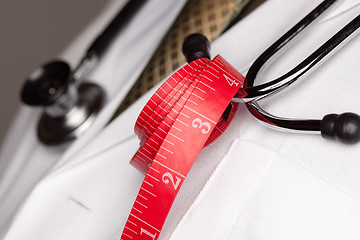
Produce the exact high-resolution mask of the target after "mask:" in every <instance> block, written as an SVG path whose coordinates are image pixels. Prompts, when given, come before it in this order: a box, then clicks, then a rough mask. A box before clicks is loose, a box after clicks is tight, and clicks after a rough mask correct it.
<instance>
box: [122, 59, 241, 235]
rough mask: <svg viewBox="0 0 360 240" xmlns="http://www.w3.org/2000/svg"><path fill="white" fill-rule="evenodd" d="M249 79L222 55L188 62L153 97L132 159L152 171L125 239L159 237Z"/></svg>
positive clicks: (142, 119) (140, 124)
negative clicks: (191, 172)
mask: <svg viewBox="0 0 360 240" xmlns="http://www.w3.org/2000/svg"><path fill="white" fill-rule="evenodd" d="M244 80H245V78H244V77H243V76H242V75H241V74H240V73H239V72H237V71H236V70H235V69H234V68H233V67H232V66H231V65H230V64H229V63H227V62H226V61H225V60H224V59H223V58H222V57H221V56H219V55H218V56H216V57H215V58H214V59H213V60H212V61H210V60H208V59H198V60H196V61H193V62H191V63H189V64H187V65H186V66H184V67H183V68H182V69H180V70H179V71H178V72H176V73H174V74H173V75H172V76H171V77H170V78H169V79H168V80H167V81H166V82H165V83H164V84H163V85H162V86H161V87H160V88H159V89H158V90H157V91H156V93H155V94H154V95H153V96H152V97H151V99H150V100H149V101H148V103H147V104H146V105H145V107H144V109H143V110H142V112H141V113H140V115H139V117H138V119H137V122H136V124H135V132H136V133H137V134H138V135H139V138H140V140H141V147H140V148H139V150H138V151H137V153H136V154H135V155H134V157H133V159H132V160H131V162H130V163H131V164H132V165H133V166H135V167H136V168H137V169H139V170H140V171H141V172H143V173H145V174H146V176H145V179H144V181H143V183H142V185H141V187H140V190H139V193H138V195H137V197H136V200H135V203H134V205H133V208H132V209H131V212H130V215H129V217H128V220H127V222H126V225H125V227H124V230H123V233H122V236H121V239H123V240H127V239H134V240H136V239H144V240H156V239H158V237H159V235H160V231H161V229H162V226H163V225H164V222H165V220H166V216H167V215H168V213H169V211H170V208H171V206H172V204H173V202H174V200H175V197H176V195H177V193H178V192H179V189H180V187H181V185H182V183H183V182H184V180H185V177H186V175H187V173H188V172H189V170H190V168H191V166H192V164H193V162H194V161H195V159H196V158H197V156H198V154H199V153H200V151H201V149H202V148H203V146H204V144H205V143H206V141H207V139H208V138H211V139H214V138H216V137H217V136H219V135H220V134H221V131H223V130H224V129H225V128H226V126H227V125H228V124H229V122H228V123H224V122H221V121H223V120H220V121H219V119H220V118H221V115H222V113H223V112H224V111H225V109H226V107H227V106H228V105H229V103H230V101H231V99H232V98H233V97H234V96H235V94H236V92H237V91H238V89H239V88H240V86H241V85H242V84H243V82H244ZM214 136H215V137H214Z"/></svg>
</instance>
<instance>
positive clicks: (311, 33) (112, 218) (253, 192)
mask: <svg viewBox="0 0 360 240" xmlns="http://www.w3.org/2000/svg"><path fill="white" fill-rule="evenodd" d="M160 2H161V3H160ZM320 2H321V1H320V0H316V1H314V0H293V1H286V0H269V1H266V2H265V3H264V4H263V5H261V6H260V7H259V8H258V9H256V10H255V11H254V12H252V13H251V14H250V15H249V16H248V17H246V18H245V19H244V20H242V21H241V22H239V23H238V24H237V25H235V26H234V27H233V28H232V29H230V31H228V32H226V33H225V34H224V35H222V36H221V37H220V38H219V39H218V40H216V41H215V42H214V43H213V44H212V55H213V56H214V55H215V54H218V53H220V54H221V55H222V56H223V57H224V58H225V59H227V61H229V62H230V63H231V64H232V65H233V66H234V67H236V68H237V69H238V70H239V71H240V72H242V73H243V74H245V73H246V71H247V69H248V67H249V66H250V64H251V63H252V62H253V61H254V59H255V58H256V57H257V56H258V55H259V54H260V53H261V52H262V51H263V50H264V49H266V48H267V47H268V46H269V45H270V44H271V43H273V42H274V41H275V40H276V39H277V38H278V37H279V36H280V35H282V34H283V33H284V32H285V31H286V30H288V29H289V28H290V27H292V26H293V25H294V24H295V23H297V22H298V21H299V20H300V19H301V18H302V17H303V16H305V15H306V14H307V13H308V12H309V11H310V10H312V9H313V8H314V7H315V6H317V4H318V3H320ZM183 3H184V1H175V0H173V1H171V3H170V1H161V0H153V1H151V2H150V3H148V5H147V6H146V8H144V9H143V10H142V14H143V15H141V17H140V16H139V17H138V18H137V20H136V19H135V20H134V22H132V23H131V24H130V25H129V26H128V29H127V31H128V32H126V33H127V34H126V35H122V36H120V37H119V42H120V43H116V44H114V46H112V47H113V48H112V49H114V50H113V51H112V52H111V53H109V54H108V55H107V56H106V59H104V60H103V62H102V63H101V64H100V66H99V67H98V69H96V70H95V72H93V73H92V79H94V80H95V81H97V82H99V83H100V84H102V85H103V86H104V88H105V89H106V90H107V92H108V96H109V101H108V103H107V106H106V107H105V109H104V110H103V111H102V113H101V114H100V116H99V117H98V119H97V121H96V122H95V123H94V125H93V126H92V129H91V130H90V131H88V132H87V133H86V134H85V135H84V136H83V137H81V138H80V139H78V140H77V141H75V142H73V143H71V144H69V145H67V146H62V147H51V148H50V147H44V146H42V145H40V144H39V143H38V142H37V140H36V136H35V125H36V121H37V117H38V115H39V112H38V111H34V110H33V109H29V108H26V107H23V108H22V109H21V110H20V112H19V114H18V115H17V117H16V119H15V121H14V124H13V126H12V129H11V131H10V133H9V135H8V137H7V140H6V142H5V144H4V146H3V150H2V152H1V159H0V167H1V168H0V174H1V175H0V176H1V182H0V215H1V218H0V230H1V235H0V236H2V238H3V239H6V240H18V239H19V240H22V239H37V240H42V239H52V240H53V239H55V240H57V239H67V240H68V239H77V240H78V239H87V240H88V239H94V240H99V239H106V240H107V239H111V240H112V239H119V236H120V234H121V232H122V228H123V227H124V224H125V221H126V219H127V216H128V214H129V212H130V209H131V207H132V204H133V202H134V200H135V196H136V194H137V191H138V189H139V186H140V184H141V182H142V179H143V176H142V175H141V174H140V173H138V172H137V171H136V170H135V169H134V168H132V167H131V166H130V165H129V164H128V162H129V160H130V159H131V157H132V155H133V154H134V152H135V151H136V150H137V147H138V140H137V138H136V136H135V135H134V133H133V125H134V123H135V120H136V117H137V115H138V113H139V112H140V111H141V108H142V107H143V106H144V104H145V103H146V101H147V99H148V98H149V97H150V96H151V92H149V93H148V94H147V95H145V96H144V97H142V98H141V99H139V100H138V101H137V102H136V103H135V104H134V105H133V106H131V107H130V108H129V109H128V110H126V111H125V112H124V113H123V114H122V115H120V116H119V117H118V118H117V119H115V120H114V121H113V122H112V123H111V124H110V125H108V126H106V127H105V128H103V126H104V124H105V123H106V122H107V120H108V118H109V116H111V113H112V111H113V110H114V109H115V108H116V105H117V104H118V102H119V101H120V100H121V99H122V98H123V96H124V92H126V90H127V89H128V88H129V87H130V86H131V81H133V80H135V79H136V77H137V76H138V75H139V73H140V72H141V68H142V67H143V66H144V65H145V64H146V62H147V60H148V59H149V57H150V56H151V53H152V52H153V50H154V46H155V45H156V43H157V42H158V41H160V39H161V37H158V36H155V33H157V31H160V32H161V33H163V32H165V31H166V29H167V27H168V25H169V24H170V23H169V22H170V21H169V20H168V21H165V20H164V21H157V20H158V19H159V16H163V14H166V17H168V18H169V19H173V18H174V17H175V15H176V13H177V12H178V10H179V9H180V8H181V6H182V4H183ZM359 3H360V1H359V0H343V1H339V3H338V4H336V5H335V6H334V7H332V9H331V10H330V11H329V12H328V13H324V16H322V17H321V19H320V20H318V21H317V22H316V23H315V24H314V25H313V26H311V27H310V28H309V29H307V30H306V31H305V33H304V34H302V36H303V37H301V39H299V40H298V41H296V44H293V45H292V47H291V48H288V49H287V51H286V52H285V53H284V54H283V55H282V56H281V57H279V58H277V59H275V60H273V61H272V65H271V67H268V68H266V69H265V70H264V71H262V73H261V77H260V78H259V82H265V81H268V80H270V79H273V78H275V77H276V76H279V75H280V74H281V73H283V72H284V71H286V70H289V69H290V68H291V67H293V66H294V65H295V64H296V63H298V62H299V61H301V60H302V59H303V58H304V57H306V56H307V55H309V54H310V53H311V52H312V51H313V50H315V49H316V48H317V47H318V46H320V44H321V43H323V42H324V41H325V40H327V39H328V38H329V37H330V36H332V35H333V34H334V33H335V32H336V31H337V30H339V29H340V28H341V27H342V26H344V25H345V24H346V23H347V22H349V21H350V20H351V19H352V18H354V17H355V16H357V15H358V13H359V12H360V6H359ZM111 4H112V3H111ZM111 4H109V7H108V8H106V9H104V11H103V12H102V14H101V15H100V17H99V18H98V19H97V20H96V21H95V22H93V24H91V25H90V27H89V29H87V31H85V32H84V33H83V34H82V35H81V36H80V37H79V38H78V39H77V40H76V41H75V42H74V43H73V44H72V45H71V46H70V47H69V49H67V50H66V51H65V53H64V55H63V56H64V58H65V57H69V59H70V58H71V59H73V58H79V56H80V53H81V52H79V50H78V47H79V46H82V43H85V42H87V41H88V39H89V38H90V36H92V34H93V32H94V31H95V30H94V29H101V26H100V25H102V22H104V18H105V16H106V15H107V14H106V13H107V11H108V12H111V11H114V10H113V7H112V6H111ZM113 4H115V3H114V2H113ZM117 4H118V3H117ZM174 4H175V5H174ZM160 6H161V8H160V10H159V12H158V14H160V15H154V11H152V10H153V9H159V7H160ZM170 6H176V7H177V8H176V9H174V10H173V11H170V9H171V8H170ZM150 13H151V14H150ZM150 15H151V18H152V19H153V22H151V21H150V20H149V21H146V22H145V26H144V25H143V24H144V22H143V21H141V22H142V24H139V23H140V20H141V18H143V17H149V16H150ZM163 17H164V18H165V16H163ZM154 22H156V24H160V25H156V27H152V28H151V27H150V26H152V24H153V23H154ZM134 26H136V27H137V28H138V27H139V26H142V27H143V28H140V29H139V28H138V29H137V30H136V31H135V30H131V27H134ZM124 34H125V32H124ZM140 34H149V39H152V40H153V41H151V44H150V43H149V45H148V46H147V48H145V47H144V48H141V49H140V50H141V54H140V53H139V49H138V48H137V47H135V46H137V44H145V43H146V41H145V40H144V38H145V37H143V36H144V35H140ZM150 36H151V37H150ZM134 39H137V41H139V42H137V41H136V42H135V41H134ZM146 40H148V39H147V38H146ZM359 40H360V39H359V37H354V38H353V40H352V41H350V42H349V43H348V44H346V45H345V46H344V47H343V48H342V49H341V50H339V51H338V52H337V53H336V54H335V55H334V56H332V58H330V59H329V60H328V61H326V62H325V63H323V64H322V65H321V66H320V67H319V68H318V69H316V70H315V71H314V72H312V73H311V74H310V75H308V76H306V78H305V79H304V80H303V81H302V82H301V83H298V84H296V85H295V86H294V87H292V88H291V89H289V90H288V91H286V92H284V93H281V94H279V95H278V96H274V97H272V98H270V99H268V100H264V101H263V103H262V105H263V106H264V108H265V109H267V110H269V111H270V112H271V113H274V114H276V115H280V116H284V117H296V118H299V117H300V118H322V117H323V116H324V115H325V114H327V113H330V112H335V113H342V112H346V111H352V112H357V113H359V112H360V101H359V96H360V83H359V81H358V78H359V75H360V71H359V70H358V69H359V66H360V58H359V55H360V44H359ZM144 49H146V51H144ZM127 52H131V53H138V54H140V55H139V56H141V58H138V57H137V56H138V55H137V54H132V55H131V54H130V55H129V56H132V58H131V59H130V60H129V59H128V58H126V57H124V54H125V53H127ZM144 52H145V53H144ZM125 63H127V64H126V67H124V66H125ZM137 64H140V65H141V66H138V65H137ZM115 66H116V67H115ZM113 69H116V70H113ZM119 72H121V74H120V73H119ZM114 76H116V77H114ZM125 79H126V80H129V81H130V82H127V81H125ZM117 81H118V82H117ZM113 84H115V86H116V87H114V85H113ZM154 91H155V89H153V90H152V92H154ZM359 156H360V147H359V144H356V145H345V144H341V143H338V142H334V141H329V140H324V139H323V138H321V137H320V136H318V135H304V134H299V133H285V132H278V131H275V130H273V129H269V128H267V127H265V126H263V125H262V124H259V122H257V121H256V120H255V119H254V118H253V117H252V116H251V115H250V114H249V113H248V112H247V110H246V108H244V106H240V108H239V110H238V112H237V115H236V116H235V119H234V121H233V122H232V124H231V125H230V127H229V128H228V130H227V131H226V132H225V133H224V134H223V135H222V136H221V137H220V138H219V139H218V140H217V141H216V142H215V143H213V144H212V145H210V146H208V147H206V148H205V149H203V150H202V152H201V153H200V155H199V157H198V159H197V160H196V161H195V163H194V165H193V167H192V169H191V171H190V172H189V175H188V177H187V179H186V180H185V182H184V184H183V186H182V188H181V190H180V192H179V195H178V197H177V199H176V200H175V203H174V205H173V208H172V209H171V211H170V214H169V216H168V219H167V221H166V223H165V225H164V228H163V231H162V233H161V235H160V238H159V239H171V240H183V239H207V240H209V239H211V240H212V239H213V240H218V239H313V240H315V239H316V240H318V239H359V238H360V228H359V226H360V174H359V172H360V159H359V158H360V157H359Z"/></svg>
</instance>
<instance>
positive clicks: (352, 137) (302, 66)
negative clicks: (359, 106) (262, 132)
mask: <svg viewBox="0 0 360 240" xmlns="http://www.w3.org/2000/svg"><path fill="white" fill-rule="evenodd" d="M334 2H336V0H325V1H323V2H322V3H321V4H320V5H319V6H317V7H316V8H315V9H314V10H313V11H311V12H310V13H309V14H308V15H307V16H305V17H304V18H303V19H302V20H301V21H300V22H299V23H297V24H296V25H295V26H294V27H293V28H291V29H290V30H289V31H288V32H286V33H285V34H284V35H283V36H282V37H281V38H280V39H279V40H277V41H276V42H275V43H274V44H272V45H271V46H270V47H269V48H268V49H267V50H265V51H264V52H263V53H262V54H261V55H260V56H259V57H258V58H257V59H256V60H255V61H254V63H253V64H252V65H251V67H250V68H249V71H248V73H247V75H246V86H245V87H244V88H242V89H241V90H240V96H242V97H241V98H234V99H233V101H235V102H246V106H247V108H248V110H249V111H250V113H251V114H252V115H254V116H255V117H256V118H257V119H259V120H260V121H262V122H264V123H266V124H267V125H271V126H272V127H275V128H281V129H288V130H296V131H307V132H309V131H317V132H321V134H322V136H323V137H325V138H337V139H339V140H340V141H342V142H346V143H353V142H357V141H359V140H360V117H359V116H358V115H357V114H354V113H345V114H342V115H340V120H339V119H338V117H339V115H336V114H329V115H326V116H325V117H324V118H323V119H322V120H312V119H303V120H300V119H288V118H281V117H277V116H274V115H272V114H270V113H268V112H266V111H265V110H263V109H262V108H261V107H260V105H259V104H258V102H257V101H258V100H260V99H263V98H266V97H268V96H271V95H274V94H276V93H278V92H280V91H282V90H283V89H285V88H286V87H288V86H290V85H291V84H292V83H294V82H295V81H296V80H298V79H299V78H300V77H301V76H303V75H304V74H305V73H307V72H308V71H309V70H310V69H312V68H313V67H314V66H315V65H318V63H320V62H321V60H323V59H325V57H326V56H328V55H329V53H331V52H332V51H333V50H334V49H335V48H336V47H338V46H339V45H340V44H341V43H343V42H344V40H345V39H348V37H349V36H350V35H352V34H353V33H354V32H355V31H356V30H357V29H358V28H359V27H360V15H359V16H357V17H356V18H355V19H353V20H352V21H351V22H350V23H348V24H347V25H346V26H345V27H343V28H342V29H341V30H340V31H339V32H338V33H336V34H335V35H334V36H333V37H332V38H330V39H329V40H328V41H327V42H325V43H324V44H323V45H322V46H321V47H319V48H318V49H317V50H316V51H315V52H313V53H312V54H311V55H310V56H309V57H307V58H306V59H305V60H303V61H302V62H301V63H299V64H298V65H297V66H296V67H294V68H293V69H292V70H290V71H289V72H287V73H286V74H284V75H283V76H281V77H279V78H277V79H275V80H273V81H270V82H268V83H265V84H262V85H257V86H254V82H255V79H256V77H257V75H258V73H259V71H260V70H261V68H262V67H263V66H264V65H265V63H267V61H268V60H269V59H270V58H272V57H273V56H274V55H275V54H276V53H277V52H278V51H279V50H280V49H282V48H283V47H284V46H285V45H286V44H288V43H289V42H290V41H291V40H292V39H293V38H294V37H295V36H297V35H298V34H299V33H300V32H301V31H302V30H304V29H305V28H306V27H307V26H308V25H309V24H310V23H312V22H313V21H314V20H315V19H316V18H317V17H318V16H320V15H321V14H322V13H323V12H324V11H325V10H326V9H328V8H329V7H330V6H331V5H332V4H333V3H334ZM340 125H341V126H340ZM349 131H350V133H349Z"/></svg>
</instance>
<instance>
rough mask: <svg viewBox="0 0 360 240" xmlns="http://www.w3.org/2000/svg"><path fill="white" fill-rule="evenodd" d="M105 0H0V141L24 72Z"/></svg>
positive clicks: (51, 53) (49, 55)
mask: <svg viewBox="0 0 360 240" xmlns="http://www.w3.org/2000/svg"><path fill="white" fill-rule="evenodd" d="M106 2H107V1H103V0H61V1H55V0H0V74H1V75H0V76H1V77H0V144H1V143H2V141H3V139H4V137H5V134H6V131H7V129H8V127H9V125H10V122H11V120H12V118H13V117H14V115H15V113H16V110H17V109H18V106H19V105H20V97H19V93H20V89H21V87H22V85H23V83H24V80H25V78H26V76H27V75H28V73H30V72H31V71H32V70H33V69H34V68H35V67H37V66H39V65H41V64H42V63H44V62H46V61H48V60H51V59H53V58H55V57H56V56H57V55H58V54H59V53H60V52H61V51H62V50H63V49H64V48H65V47H66V46H67V44H69V43H70V41H71V40H72V39H74V38H75V37H76V35H77V34H78V33H79V32H80V31H81V30H82V29H83V28H84V27H85V26H86V25H87V24H88V23H89V22H90V21H91V20H92V19H93V18H94V17H96V15H97V14H98V13H99V12H100V10H101V9H102V7H103V6H104V5H105V3H106Z"/></svg>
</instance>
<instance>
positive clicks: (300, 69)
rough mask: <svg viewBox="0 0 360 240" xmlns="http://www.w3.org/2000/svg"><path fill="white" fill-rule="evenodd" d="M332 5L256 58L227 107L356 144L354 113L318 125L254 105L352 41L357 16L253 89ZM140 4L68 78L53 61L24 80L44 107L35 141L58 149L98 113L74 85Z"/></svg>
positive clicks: (199, 50) (197, 45)
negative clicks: (266, 69) (264, 70)
mask: <svg viewBox="0 0 360 240" xmlns="http://www.w3.org/2000/svg"><path fill="white" fill-rule="evenodd" d="M336 1H337V0H324V1H323V2H322V3H321V4H320V5H319V6H318V7H316V8H315V9H314V10H313V11H312V12H310V13H309V14H308V15H307V16H305V17H304V18H303V19H302V20H301V21H300V22H299V23H297V24H296V25H295V26H294V27H293V28H291V29H290V30H289V31H288V32H287V33H285V34H284V35H283V36H282V37H281V38H280V39H279V40H277V41H276V42H275V43H274V44H273V45H271V46H270V47H269V48H268V49H267V50H266V51H265V52H264V53H262V54H261V55H260V56H259V57H258V58H257V59H256V60H255V62H254V63H253V64H252V66H251V67H250V69H249V71H248V73H247V75H246V82H245V85H244V86H243V87H242V88H241V89H240V91H239V94H238V95H239V96H241V97H234V98H233V100H232V101H233V102H245V104H246V107H247V109H248V110H249V112H250V113H251V114H252V115H253V116H254V117H255V118H257V119H258V120H260V121H261V122H263V123H265V124H266V125H269V126H271V127H272V128H277V129H286V130H294V131H302V132H319V133H321V135H322V136H323V137H324V138H332V139H338V140H340V141H341V142H344V143H356V142H358V141H359V140H360V116H359V115H357V114H355V113H343V114H340V115H338V114H328V115H326V116H324V117H323V119H322V120H312V119H305V120H297V119H288V118H282V117H278V116H274V115H272V114H270V113H268V112H266V111H265V110H264V109H262V108H261V106H260V105H259V103H258V101H259V100H261V99H264V98H267V97H269V96H273V95H275V94H277V93H279V92H281V91H283V90H284V89H285V88H287V87H288V86H290V85H291V84H293V83H294V82H296V81H297V80H299V79H300V78H301V77H302V76H304V74H305V73H308V72H309V70H310V69H313V67H314V66H317V65H319V63H320V62H321V61H323V60H324V59H326V57H329V55H330V53H331V52H332V51H333V50H334V49H335V48H339V47H340V46H341V45H342V44H343V43H344V42H345V41H344V40H346V39H349V36H351V35H354V34H353V33H354V32H355V31H356V30H357V29H358V28H359V26H360V15H359V16H358V17H356V18H355V19H354V20H353V21H351V22H350V23H349V24H347V25H346V26H345V27H344V28H343V29H341V30H340V31H339V32H338V33H337V34H335V35H334V36H333V37H332V38H330V39H329V40H328V41H327V42H326V43H324V44H323V45H322V46H321V47H319V48H318V49H317V50H316V51H315V52H313V53H312V54H311V55H310V56H309V57H308V58H306V59H305V60H304V61H302V62H301V63H299V64H298V65H297V66H296V67H295V68H293V69H292V70H290V71H289V72H288V73H286V74H284V75H283V76H281V77H279V78H277V79H275V80H273V81H270V82H268V83H265V84H261V85H257V86H254V81H255V79H256V77H257V75H258V72H259V71H260V69H261V68H262V67H263V66H264V65H265V63H266V62H267V61H268V60H269V59H270V58H272V57H273V56H274V55H275V54H276V53H277V52H278V51H279V50H280V49H282V48H283V47H284V46H285V45H286V44H288V43H289V42H291V40H292V39H293V38H294V37H295V36H297V35H298V34H299V33H300V32H301V31H302V30H304V29H305V28H306V27H307V26H308V25H309V24H310V23H312V22H313V21H314V20H315V19H316V18H317V17H318V16H320V15H321V14H322V13H323V12H324V11H325V10H326V9H328V8H329V7H330V6H331V5H332V4H333V3H334V2H336ZM143 2H145V0H132V1H129V3H128V4H127V5H126V7H125V8H124V9H123V10H122V11H121V12H120V13H119V14H118V15H117V16H116V17H115V19H114V20H113V22H112V23H111V24H110V25H109V26H108V27H107V28H106V29H105V30H104V32H103V33H102V34H101V35H100V36H99V37H98V38H97V39H96V40H95V41H94V43H93V44H92V45H91V47H90V48H89V49H88V51H87V53H86V54H85V57H84V58H83V60H82V61H81V63H80V64H79V66H78V67H77V68H76V70H75V71H74V72H72V71H71V69H70V67H69V66H68V64H67V63H65V62H62V61H54V62H51V63H48V64H45V65H44V66H42V67H40V68H38V69H36V70H35V71H34V72H33V73H32V74H30V76H29V78H28V80H27V82H26V84H25V86H24V88H23V91H22V99H23V102H25V103H27V104H29V105H33V106H44V107H45V112H44V114H43V116H42V117H41V119H40V121H39V125H38V136H39V139H40V141H41V142H43V143H44V144H47V145H55V144H60V143H64V142H67V141H69V140H72V139H74V138H76V137H78V136H79V135H81V134H82V133H83V132H84V131H86V129H87V128H88V127H89V126H90V124H91V121H92V120H93V118H94V117H95V116H96V114H97V112H98V111H99V110H100V109H101V106H102V104H103V101H104V93H103V92H102V90H101V88H100V87H99V86H97V85H95V84H89V83H82V84H81V85H80V86H79V87H77V86H76V85H77V83H78V82H79V80H81V79H83V77H84V75H85V73H86V72H88V70H89V69H91V68H92V67H93V66H94V63H95V62H96V61H97V59H98V58H99V57H100V56H101V54H102V53H103V52H104V50H105V47H106V45H108V44H109V42H110V40H111V39H112V38H113V37H114V35H115V34H116V32H117V31H118V30H119V29H120V28H121V27H122V25H123V23H124V22H126V21H127V20H128V19H129V18H130V17H131V16H132V15H133V14H134V13H135V11H136V9H138V8H139V6H141V5H142V4H143ZM189 41H190V44H189ZM183 53H184V54H185V56H186V58H187V61H188V62H190V61H192V60H195V59H197V58H200V57H206V58H210V54H209V42H208V41H207V39H206V38H204V37H203V36H201V35H199V34H195V35H192V36H190V37H188V38H187V39H185V41H184V45H183Z"/></svg>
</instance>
